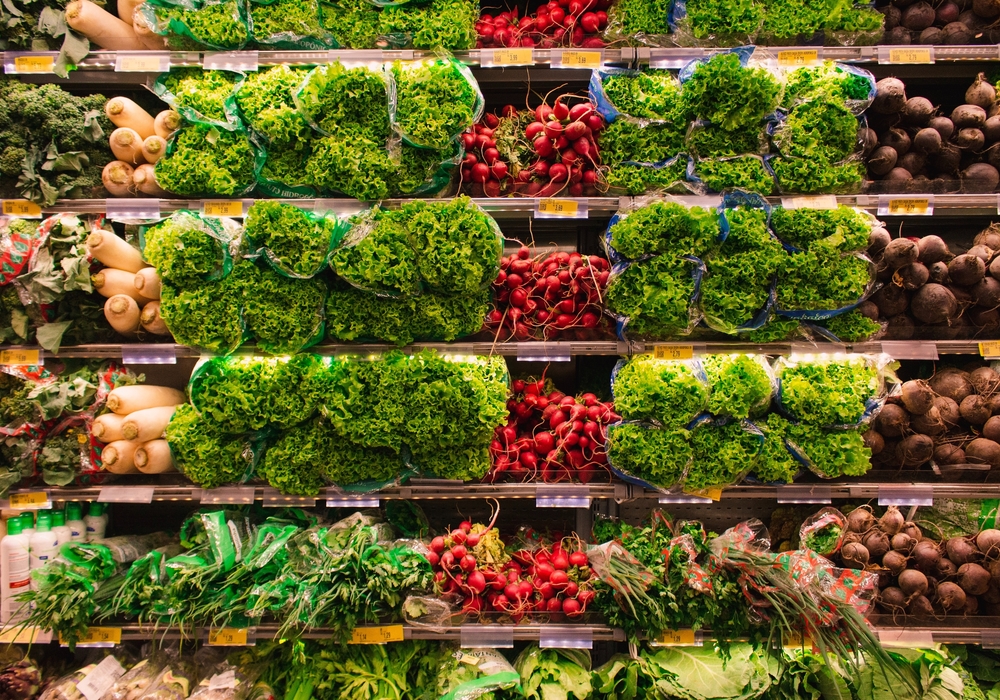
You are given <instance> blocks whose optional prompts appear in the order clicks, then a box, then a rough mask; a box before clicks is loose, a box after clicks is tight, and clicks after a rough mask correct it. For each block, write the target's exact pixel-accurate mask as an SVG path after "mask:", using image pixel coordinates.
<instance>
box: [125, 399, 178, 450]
mask: <svg viewBox="0 0 1000 700" xmlns="http://www.w3.org/2000/svg"><path fill="white" fill-rule="evenodd" d="M176 410H177V406H153V407H152V408H143V409H140V410H138V411H133V412H132V413H130V414H128V415H127V416H126V417H125V422H124V423H123V424H122V432H123V433H125V439H126V440H136V441H138V442H149V441H150V440H159V439H160V438H161V437H163V431H164V430H166V429H167V423H169V422H170V417H171V416H172V415H174V411H176Z"/></svg>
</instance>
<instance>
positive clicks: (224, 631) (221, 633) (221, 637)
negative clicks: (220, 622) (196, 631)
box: [208, 627, 247, 647]
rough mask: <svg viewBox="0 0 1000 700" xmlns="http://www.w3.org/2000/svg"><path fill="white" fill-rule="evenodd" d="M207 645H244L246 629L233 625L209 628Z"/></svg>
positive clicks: (245, 642) (245, 643)
mask: <svg viewBox="0 0 1000 700" xmlns="http://www.w3.org/2000/svg"><path fill="white" fill-rule="evenodd" d="M208 645H209V646H213V647H245V646H246V645H247V630H245V629H236V628H234V627H220V628H219V629H215V630H209V631H208Z"/></svg>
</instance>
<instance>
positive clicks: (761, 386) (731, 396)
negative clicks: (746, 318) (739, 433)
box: [701, 353, 778, 419]
mask: <svg viewBox="0 0 1000 700" xmlns="http://www.w3.org/2000/svg"><path fill="white" fill-rule="evenodd" d="M701 365H702V368H703V369H704V371H705V376H706V379H707V381H708V383H709V385H710V386H711V393H710V394H709V399H708V407H707V408H708V412H709V413H711V414H712V415H715V416H725V417H729V418H737V419H743V418H751V417H756V416H759V415H761V414H763V413H766V412H767V409H768V408H769V407H770V405H771V396H772V395H773V394H774V392H775V391H777V389H778V382H777V379H776V378H775V376H774V372H773V371H772V370H771V365H770V363H769V362H768V361H767V357H766V356H764V355H751V354H744V353H733V354H728V355H704V356H702V357H701Z"/></svg>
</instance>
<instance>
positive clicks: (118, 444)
mask: <svg viewBox="0 0 1000 700" xmlns="http://www.w3.org/2000/svg"><path fill="white" fill-rule="evenodd" d="M140 444H141V443H138V442H134V441H132V440H115V441H114V442H112V443H110V444H108V445H105V446H104V449H103V450H102V451H101V462H102V463H103V464H104V468H105V469H107V470H108V471H109V472H111V473H112V474H136V473H138V471H139V470H138V469H136V467H135V451H136V450H137V449H138V448H139V445H140Z"/></svg>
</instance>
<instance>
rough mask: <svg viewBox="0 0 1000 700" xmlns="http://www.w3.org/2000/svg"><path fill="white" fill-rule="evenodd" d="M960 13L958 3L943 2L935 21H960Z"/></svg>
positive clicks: (942, 22)
mask: <svg viewBox="0 0 1000 700" xmlns="http://www.w3.org/2000/svg"><path fill="white" fill-rule="evenodd" d="M960 14H962V11H961V10H960V9H959V8H958V5H956V4H955V3H953V2H943V3H941V4H940V5H938V7H937V11H936V12H935V16H934V22H935V23H936V24H940V25H945V24H951V23H952V22H957V21H958V16H959V15H960ZM966 102H968V99H966Z"/></svg>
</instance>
